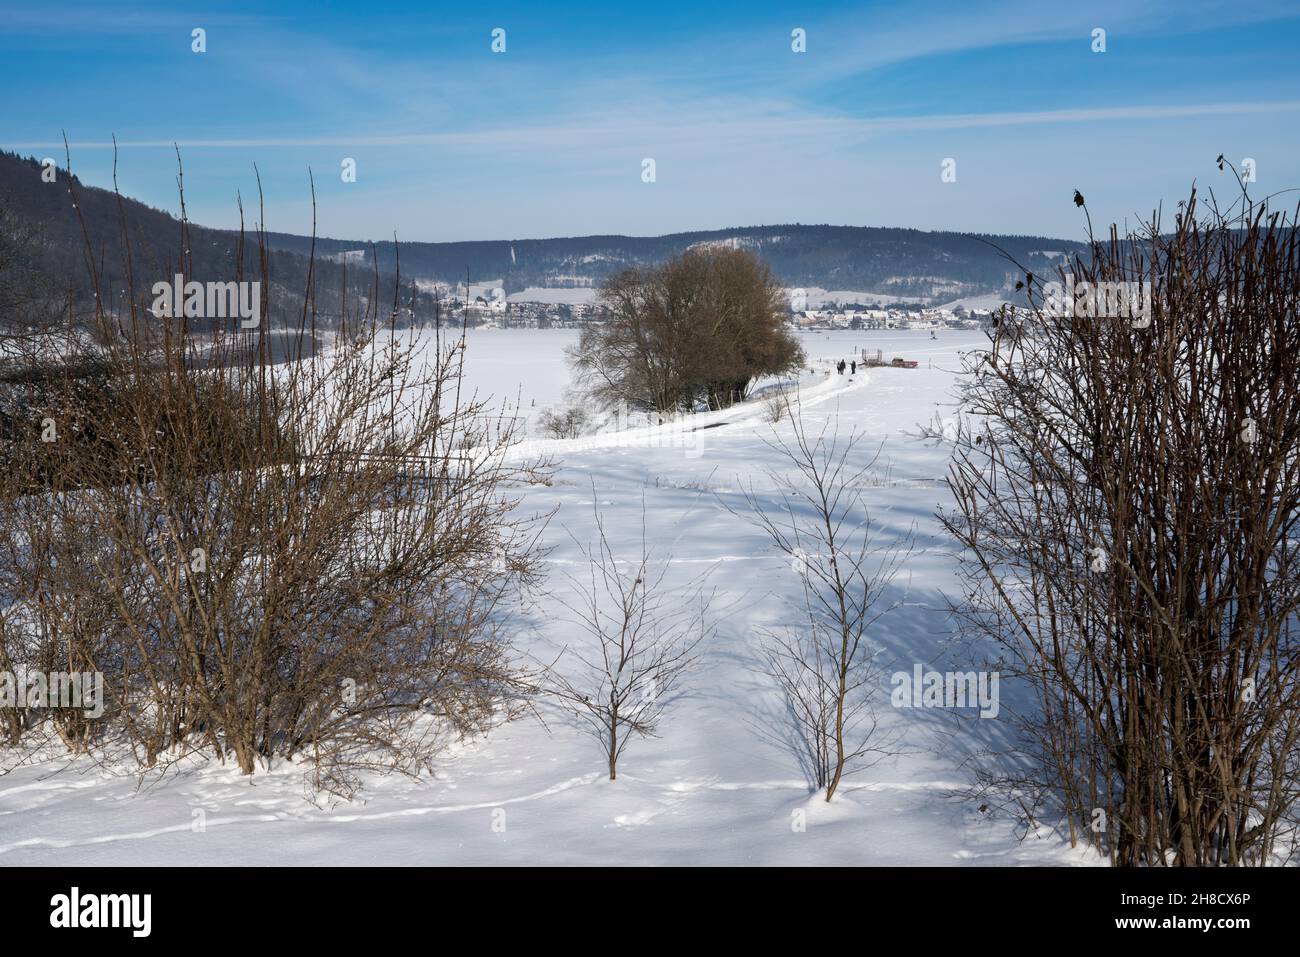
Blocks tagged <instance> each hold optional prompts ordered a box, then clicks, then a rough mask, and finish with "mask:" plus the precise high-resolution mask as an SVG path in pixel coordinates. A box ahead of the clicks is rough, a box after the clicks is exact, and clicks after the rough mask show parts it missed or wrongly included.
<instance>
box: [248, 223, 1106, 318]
mask: <svg viewBox="0 0 1300 957" xmlns="http://www.w3.org/2000/svg"><path fill="white" fill-rule="evenodd" d="M268 240H269V242H270V243H271V245H272V246H274V247H275V248H277V249H282V250H286V251H291V252H296V253H304V252H306V250H307V249H308V247H309V244H310V239H308V238H307V237H303V236H292V235H288V234H284V233H272V234H270V235H269V236H268ZM714 243H725V244H728V245H734V246H740V247H743V248H746V249H752V250H753V251H754V252H756V253H758V254H759V255H760V256H762V257H763V258H764V259H765V260H767V262H768V263H770V264H771V266H772V269H773V270H774V271H775V272H776V274H777V276H778V277H780V279H781V281H782V282H783V283H784V284H785V285H787V286H790V287H801V286H809V287H811V286H818V287H821V288H824V289H841V290H865V291H869V292H873V293H881V294H886V295H895V296H898V297H900V298H901V297H908V298H910V297H919V298H923V299H925V300H927V301H930V302H947V301H951V300H954V299H958V298H962V297H967V296H979V295H990V294H998V293H1002V292H1005V291H1007V290H1008V289H1009V288H1010V286H1011V285H1013V284H1014V282H1015V279H1016V277H1015V275H1014V272H1015V270H1014V267H1012V266H1011V264H1010V263H1009V262H1008V261H1007V260H1006V259H1005V257H1003V256H1002V255H1001V253H999V251H998V248H1000V249H1003V250H1005V251H1006V252H1007V253H1009V254H1011V255H1012V256H1014V257H1015V258H1016V259H1017V260H1018V261H1020V262H1021V263H1023V264H1024V266H1025V267H1026V268H1027V269H1029V270H1030V271H1035V272H1039V273H1043V274H1045V273H1047V272H1049V271H1050V270H1051V268H1052V266H1053V263H1054V257H1056V256H1059V255H1060V254H1061V253H1067V254H1069V253H1074V252H1076V251H1079V250H1082V249H1084V245H1083V244H1082V243H1077V242H1070V241H1067V240H1061V239H1048V238H1045V237H1041V236H995V235H983V236H977V235H973V234H966V233H946V232H935V233H929V232H921V231H919V230H915V229H890V228H883V227H876V226H801V225H793V226H745V227H738V228H735V229H719V230H711V231H708V232H693V233H674V234H672V235H669V236H653V237H634V236H580V237H573V238H563V239H519V240H496V241H489V242H465V243H407V242H404V243H402V244H401V267H402V274H403V275H404V276H413V277H419V278H423V279H434V280H442V281H448V282H463V281H464V280H465V272H466V269H467V268H468V270H469V274H470V277H471V279H472V280H473V281H475V282H479V281H485V280H493V279H502V280H504V284H505V289H506V291H507V292H509V293H513V292H518V291H519V290H522V289H526V288H529V287H539V286H540V287H561V288H563V287H570V286H585V285H591V284H593V283H596V282H598V281H599V280H600V279H601V278H602V277H604V276H607V275H609V274H610V273H613V272H617V271H618V270H620V269H623V268H626V267H627V266H629V265H636V264H646V263H654V262H659V261H661V260H663V259H665V258H667V257H668V256H671V255H673V254H674V253H678V252H681V251H682V250H684V249H687V248H689V247H691V246H697V245H702V244H714ZM995 246H996V247H998V248H994V247H995ZM316 249H317V252H318V253H319V254H324V255H331V256H341V255H343V254H345V253H354V254H357V255H356V258H357V259H359V260H361V261H364V262H365V263H367V264H371V263H373V261H374V260H373V259H372V256H377V257H378V260H379V266H380V269H381V270H382V271H389V270H391V269H392V268H393V244H392V243H391V242H384V243H376V244H375V245H374V246H373V251H372V247H371V246H370V245H369V244H367V243H361V242H354V241H347V240H336V239H325V240H322V239H318V240H317V241H316Z"/></svg>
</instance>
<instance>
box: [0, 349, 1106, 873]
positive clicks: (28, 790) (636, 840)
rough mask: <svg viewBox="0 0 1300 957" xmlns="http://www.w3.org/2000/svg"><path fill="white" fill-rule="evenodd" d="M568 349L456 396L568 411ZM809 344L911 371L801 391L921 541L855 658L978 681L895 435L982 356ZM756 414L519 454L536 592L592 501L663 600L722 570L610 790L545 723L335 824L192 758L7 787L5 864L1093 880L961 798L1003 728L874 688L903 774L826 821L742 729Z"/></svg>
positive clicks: (484, 373) (889, 510) (547, 606)
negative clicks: (1006, 869) (725, 867)
mask: <svg viewBox="0 0 1300 957" xmlns="http://www.w3.org/2000/svg"><path fill="white" fill-rule="evenodd" d="M571 339H572V334H565V333H559V332H531V331H510V332H507V331H498V332H494V333H492V334H491V335H490V336H489V335H486V334H479V335H475V336H474V337H473V339H472V340H471V343H470V345H469V348H468V350H467V362H468V369H467V375H468V377H469V380H470V382H471V383H472V384H473V385H475V386H476V387H478V388H479V389H480V390H481V391H484V392H487V391H490V392H492V393H494V394H496V395H498V396H504V397H508V398H509V399H511V400H514V398H515V396H516V394H518V395H519V396H520V397H521V398H522V404H523V406H524V407H525V411H528V409H529V408H530V407H531V406H530V403H531V402H532V401H534V400H536V401H537V404H538V405H539V406H540V405H543V404H545V403H549V402H556V401H559V400H560V399H561V397H562V395H563V391H564V387H565V385H566V383H567V373H566V370H565V368H564V365H563V361H562V350H563V346H564V345H566V344H567V342H568V341H571ZM803 341H804V345H805V348H806V349H807V351H808V353H809V356H810V358H812V359H814V360H817V359H837V358H839V357H841V356H844V357H848V356H849V355H850V353H851V351H852V350H853V349H854V348H857V347H866V348H868V349H869V350H871V351H872V352H874V350H875V349H876V348H881V349H883V350H884V352H885V354H886V357H889V356H892V355H902V356H904V357H906V358H911V359H917V360H919V368H917V369H915V370H904V369H877V370H872V371H871V373H870V374H869V376H868V375H864V374H862V373H859V374H858V375H857V376H855V377H850V376H848V375H845V376H838V375H834V374H831V375H830V376H827V375H825V374H824V373H821V372H818V373H816V374H814V375H805V376H804V377H803V380H802V383H801V392H802V395H803V398H804V414H805V417H806V419H807V420H808V421H809V422H812V423H815V422H817V421H819V420H820V419H821V418H823V417H827V416H834V417H838V420H839V427H840V428H841V429H842V430H843V431H845V432H847V431H848V430H850V429H852V428H854V427H856V428H858V429H861V430H863V431H865V432H866V433H868V435H869V436H870V437H871V439H872V442H870V443H868V444H869V445H871V446H872V447H874V446H875V445H876V444H878V443H879V442H882V441H883V443H884V449H883V455H882V460H881V463H880V465H881V467H880V468H879V475H878V481H876V482H873V484H872V487H871V488H869V489H868V490H867V492H866V495H867V499H868V502H869V503H870V505H871V508H872V510H873V516H874V518H875V519H876V520H877V521H878V522H879V523H881V525H882V527H883V528H885V529H886V530H888V531H890V532H891V533H902V532H903V531H905V530H906V529H907V528H909V527H910V526H911V525H912V524H913V523H915V524H916V527H917V530H918V547H917V551H916V553H915V554H914V556H913V559H912V561H911V562H910V563H909V566H908V570H907V575H906V576H905V577H904V579H902V580H900V581H899V582H898V583H897V592H896V594H895V595H893V596H892V597H894V598H897V599H898V600H901V601H902V602H903V605H902V607H900V608H899V609H898V610H896V611H894V612H892V613H891V614H890V615H888V616H887V617H886V618H884V619H883V621H882V622H881V623H880V624H879V625H878V626H877V627H876V628H875V629H874V630H873V632H872V635H871V637H872V640H873V641H874V643H875V646H876V648H877V649H878V652H879V656H880V658H879V662H880V664H881V666H882V667H883V669H884V671H885V673H886V674H888V673H890V672H893V671H895V670H904V671H910V670H911V669H912V668H913V667H914V665H916V664H921V665H923V666H925V667H926V668H934V669H937V670H945V669H953V670H957V669H960V670H968V669H972V668H978V667H979V664H980V663H979V662H977V661H974V660H973V659H972V654H973V652H972V650H971V649H969V648H962V647H961V646H959V645H956V644H954V643H953V642H952V641H951V639H952V636H953V628H952V622H951V621H950V620H949V617H948V615H947V613H946V611H945V602H944V598H943V595H942V594H941V592H942V591H943V590H945V589H946V590H949V591H951V586H952V584H953V578H952V569H953V562H952V556H951V546H950V544H949V543H948V542H947V541H945V540H944V539H943V538H942V537H940V535H939V532H938V528H937V526H936V523H935V521H934V518H933V513H934V510H935V508H936V506H937V505H939V504H940V503H941V502H943V501H944V499H945V495H946V491H945V489H944V487H943V485H942V478H943V475H944V470H945V462H946V451H945V450H944V449H943V448H936V447H934V446H933V445H926V444H923V443H920V442H918V441H916V440H914V439H910V438H908V437H907V436H905V435H904V433H905V432H914V431H915V429H916V426H917V425H918V424H919V423H928V422H929V421H930V420H931V419H932V417H933V415H934V414H935V413H936V412H938V413H940V414H941V415H947V414H949V413H950V412H951V405H950V399H949V394H950V392H951V389H952V385H953V381H954V380H953V375H952V370H953V369H954V368H955V367H956V365H957V353H958V350H960V349H963V348H969V347H972V346H975V345H977V344H979V337H978V335H977V334H973V333H966V334H961V335H958V334H952V333H941V334H940V338H939V339H938V340H937V341H935V340H931V339H930V338H929V335H928V334H927V333H923V332H922V333H906V332H888V333H883V332H882V333H832V334H826V333H816V334H805V335H804V337H803ZM762 413H763V409H762V406H761V403H754V404H753V405H752V406H751V407H749V408H745V409H736V410H729V411H727V412H723V413H716V414H714V415H712V416H709V417H701V418H698V419H696V420H694V421H689V422H683V423H676V424H671V425H668V426H662V427H656V428H654V429H642V430H638V432H637V433H636V434H634V435H627V436H622V437H612V436H603V437H597V439H595V440H577V441H575V442H571V443H565V442H536V443H532V444H531V445H530V447H529V448H527V449H525V450H523V451H524V452H527V453H536V452H540V451H545V452H547V453H548V454H550V455H554V456H556V457H558V458H559V459H560V460H561V463H562V464H561V467H560V469H559V470H558V472H557V474H556V478H555V482H554V483H553V485H552V486H551V487H549V488H548V487H536V488H532V489H530V490H528V491H527V493H526V501H525V503H524V505H523V506H522V507H523V508H524V509H526V510H528V511H533V510H537V511H546V510H549V509H551V508H553V507H557V506H558V512H557V514H556V516H555V518H554V519H553V520H552V522H551V524H550V526H549V528H548V530H547V533H546V535H545V542H546V544H548V545H550V546H552V551H551V552H550V554H549V557H548V561H549V563H550V564H551V567H552V570H553V571H554V572H555V574H552V575H550V576H549V577H550V579H551V581H550V587H552V588H555V589H562V588H564V587H565V584H564V577H563V574H562V572H563V571H565V570H570V571H571V570H574V569H575V568H577V567H579V566H578V564H577V563H579V562H580V560H581V554H580V552H579V549H578V547H577V545H576V544H575V542H574V539H576V540H577V541H579V542H587V541H590V540H591V539H592V538H593V537H594V522H593V514H592V497H593V488H594V494H595V499H596V504H597V507H598V508H599V509H601V511H602V512H603V514H604V519H605V523H606V526H607V529H608V530H609V532H610V534H611V540H612V544H613V546H614V548H615V550H616V553H621V554H623V555H625V556H626V557H627V558H634V557H635V556H636V555H637V554H638V549H639V535H640V529H641V515H642V507H643V503H644V509H645V514H646V524H647V526H648V528H649V529H650V534H651V536H652V539H653V542H652V544H653V548H654V551H655V555H656V556H657V557H658V558H660V559H663V560H667V561H670V562H671V565H670V568H669V578H668V581H669V582H670V583H672V584H676V585H679V586H681V585H685V584H686V583H687V582H688V581H689V580H690V579H692V578H694V577H695V576H696V575H698V574H699V573H700V572H701V571H703V570H705V569H707V568H713V573H712V579H711V584H712V585H713V586H716V587H717V590H718V597H717V599H716V600H715V608H716V610H718V611H720V612H722V614H723V620H722V623H721V627H720V629H719V632H718V635H717V637H716V639H715V640H714V641H713V642H712V643H711V644H710V645H709V646H708V647H707V648H705V649H703V660H702V661H701V663H700V665H699V667H697V668H696V669H695V670H694V671H693V672H691V673H689V674H688V676H687V678H686V680H685V686H684V690H685V691H686V692H687V695H686V697H685V698H684V699H683V700H681V701H679V702H677V703H676V706H675V707H674V708H672V709H670V710H669V711H668V712H667V714H666V717H665V720H664V722H663V725H662V727H661V734H660V736H659V737H658V738H656V739H651V740H644V741H634V742H633V743H632V744H631V746H630V747H629V749H628V751H627V752H626V754H625V755H624V757H623V759H622V761H621V763H620V773H619V780H618V781H616V782H611V781H609V780H607V779H606V777H607V775H606V773H605V771H604V769H603V767H602V762H603V757H602V755H601V754H600V752H599V751H598V750H597V749H596V748H595V747H594V746H593V744H592V742H591V741H590V739H588V738H587V737H586V736H585V735H583V734H582V733H580V732H579V731H578V730H577V729H576V728H575V727H573V726H572V725H570V724H568V723H566V721H565V720H564V719H563V718H562V717H560V716H557V715H555V714H553V713H548V714H547V715H546V717H547V722H546V725H545V726H544V725H543V724H542V723H541V722H539V721H537V720H536V719H533V718H523V719H520V720H517V721H514V722H511V723H509V724H504V725H501V726H499V727H497V728H496V729H495V730H494V731H493V732H491V733H490V734H488V735H487V736H485V737H483V738H481V739H478V740H473V741H467V742H462V743H458V744H455V745H453V746H452V747H451V748H450V749H449V750H448V751H447V753H446V754H445V757H444V759H443V761H442V762H441V764H440V767H439V769H438V771H437V773H436V775H434V776H432V777H425V778H422V779H419V780H412V779H409V778H405V777H401V776H395V775H394V776H388V777H382V778H379V777H377V778H373V779H370V780H368V781H367V782H366V787H365V789H364V790H363V791H362V792H361V794H360V795H359V797H358V798H357V799H356V800H355V801H352V802H349V803H338V802H334V803H331V802H330V800H329V799H328V798H327V797H325V796H321V795H312V794H310V792H309V789H307V788H306V787H305V771H304V769H303V768H297V767H291V766H281V767H277V768H274V769H272V770H271V771H269V772H263V773H258V774H256V775H255V776H253V777H252V778H251V779H247V778H243V777H241V776H240V775H239V774H238V771H237V770H236V769H235V768H233V767H230V766H225V767H221V766H218V765H215V764H213V763H205V762H203V761H201V760H198V759H187V760H185V761H182V762H180V763H179V764H178V765H176V766H174V767H173V768H172V769H171V770H170V771H169V772H167V773H166V774H165V775H161V776H151V777H146V778H145V779H143V781H141V780H139V779H137V778H136V777H135V776H134V775H130V774H126V773H115V772H114V771H113V770H112V769H109V768H105V767H102V766H99V765H97V764H95V763H93V762H91V761H89V760H85V759H81V760H77V761H71V762H69V761H68V760H66V758H58V757H51V758H48V759H46V760H43V761H39V762H37V763H33V764H30V765H28V766H25V767H21V768H18V769H16V770H13V771H11V772H10V773H8V774H4V775H0V864H9V865H20V864H73V863H76V864H193V865H209V864H254V865H276V864H331V865H349V864H355V865H367V864H602V865H608V864H660V865H663V864H668V865H671V864H794V865H813V864H886V865H915V864H939V865H943V864H952V865H960V864H977V865H985V864H1083V863H1093V862H1094V861H1092V860H1091V859H1090V858H1088V857H1087V856H1085V855H1084V854H1083V853H1082V852H1075V851H1071V850H1070V849H1069V848H1068V846H1067V845H1065V843H1064V842H1063V841H1062V840H1061V839H1060V837H1059V836H1058V835H1055V834H1053V833H1051V832H1050V831H1046V830H1042V831H1039V832H1037V833H1031V834H1030V835H1029V836H1028V838H1027V839H1026V840H1023V841H1021V840H1019V839H1018V836H1019V835H1018V831H1017V828H1016V825H1015V822H1012V821H1007V820H996V819H991V818H990V817H989V816H988V815H986V814H983V813H981V812H980V810H979V802H978V801H973V800H970V799H969V798H967V797H965V796H963V794H962V793H961V792H962V789H963V788H965V787H967V786H968V785H969V784H970V782H971V778H970V772H969V768H968V767H967V766H966V765H965V764H964V762H965V759H966V758H967V757H968V756H969V755H971V754H973V753H975V752H976V751H978V750H980V749H981V748H985V747H998V746H1000V745H1002V744H1004V743H1005V742H1004V740H1003V737H1002V736H1003V735H1004V733H1005V727H1004V726H1003V723H1002V722H999V721H998V720H996V719H994V720H974V719H973V716H972V715H971V713H969V712H966V713H964V714H957V713H954V712H950V711H943V710H939V709H930V710H914V709H893V708H891V707H890V702H889V687H888V686H887V685H885V686H882V687H881V688H880V689H879V693H878V695H877V706H878V708H879V710H880V712H881V720H882V722H883V723H884V724H885V725H886V726H887V727H888V728H890V729H892V730H894V731H896V732H897V733H898V735H899V736H900V739H901V741H900V745H899V749H900V750H901V751H902V752H903V753H901V754H899V755H898V756H897V757H894V758H891V759H889V760H887V761H886V762H884V763H882V764H879V765H877V766H875V767H873V768H871V769H870V770H868V771H866V772H864V773H863V774H861V775H858V776H855V777H852V778H849V779H848V780H847V783H846V784H845V785H844V786H843V787H842V790H841V796H840V797H839V798H837V800H836V801H835V802H833V803H832V804H830V805H827V804H826V803H825V802H823V801H822V800H821V798H820V796H818V795H810V793H809V788H808V785H807V782H806V781H805V780H804V779H803V777H802V776H801V774H800V772H799V766H798V764H797V763H796V761H795V759H794V758H793V757H792V756H791V755H790V754H789V753H787V752H785V751H784V750H783V749H782V748H780V747H778V746H777V745H775V744H773V743H771V742H770V741H769V740H767V739H766V738H765V737H764V736H763V735H761V734H759V733H758V732H757V730H756V728H757V727H758V726H762V725H764V724H770V722H771V721H772V720H774V718H773V716H774V715H775V714H777V713H778V712H779V707H780V704H779V700H778V698H777V696H776V694H775V690H774V688H773V687H772V685H771V684H770V682H769V681H768V680H767V679H765V678H764V677H763V676H762V675H761V674H760V673H759V671H758V667H757V661H756V650H757V646H758V642H759V640H760V632H761V630H762V629H764V628H772V627H777V626H779V625H781V624H783V623H793V622H795V621H797V620H798V614H797V611H796V609H795V607H794V605H793V603H792V602H793V600H794V599H795V597H796V595H797V594H798V590H799V588H800V580H799V577H798V575H797V574H796V573H795V572H794V571H793V570H792V569H791V567H790V563H789V562H788V560H786V559H785V558H783V557H782V556H781V555H779V554H777V553H776V552H775V551H774V550H773V549H772V548H771V547H770V546H769V545H768V543H767V541H766V540H765V538H764V537H763V535H762V534H761V533H760V532H759V531H758V530H757V529H755V528H753V527H751V526H750V525H749V524H748V523H746V522H744V521H742V520H740V519H738V518H736V517H735V516H734V515H732V514H731V513H730V512H729V511H728V510H727V508H726V507H725V506H726V505H728V504H729V505H731V506H732V508H735V509H736V510H738V511H739V510H741V509H742V507H743V501H742V499H741V496H740V494H739V493H740V488H741V486H742V484H743V485H745V486H746V487H748V486H749V485H750V484H751V483H752V485H753V488H754V490H755V492H756V493H757V494H759V495H764V494H767V493H768V492H769V491H770V490H771V488H772V484H771V482H770V480H769V479H768V478H767V477H766V475H765V470H766V469H768V468H771V467H775V466H779V462H777V461H775V460H774V459H773V456H772V453H771V450H770V449H769V448H768V447H767V446H766V445H765V444H764V441H763V440H764V437H765V436H770V435H771V430H772V428H773V426H772V425H770V424H768V423H767V422H766V421H765V418H764V416H763V414H762ZM702 425H708V426H710V427H708V428H699V427H700V426H702ZM775 428H777V429H779V430H788V428H789V424H788V422H783V423H781V424H778V425H777V426H775ZM687 429H694V430H695V431H693V432H691V433H690V435H691V440H690V441H689V442H684V441H680V440H672V439H671V438H670V435H671V434H672V433H673V432H674V431H676V432H677V433H679V435H678V439H680V433H681V432H682V431H683V430H687ZM886 459H887V460H889V463H890V466H889V468H888V469H887V470H886V469H885V468H884V467H883V466H884V460H886ZM564 619H565V613H564V612H563V610H562V609H561V608H560V606H559V604H558V602H557V601H556V600H555V598H553V597H550V598H548V597H546V596H544V595H539V596H536V598H535V600H533V601H531V602H529V603H527V604H525V605H523V606H521V607H519V608H518V610H517V629H516V634H515V636H514V638H515V641H516V643H517V644H518V646H519V647H520V648H521V649H523V650H525V651H528V652H530V653H532V654H534V655H536V656H537V657H538V658H542V659H547V658H549V657H550V656H552V655H553V654H554V653H555V652H556V651H557V650H558V649H560V648H562V647H565V646H572V645H576V644H578V643H580V642H581V641H582V640H583V637H582V634H581V633H580V632H579V631H578V630H576V629H575V628H574V627H573V626H572V625H571V624H568V623H566V622H565V620H564ZM1001 694H1002V701H1003V707H1004V708H1005V707H1007V705H1008V703H1012V702H1014V700H1016V697H1017V689H1016V688H1015V687H1013V686H1011V685H1010V683H1008V682H1004V683H1003V686H1002V689H1001ZM6 764H7V762H6ZM309 798H312V800H309ZM798 812H803V813H802V814H800V813H798ZM800 819H802V820H804V821H805V822H806V827H804V828H802V829H801V828H799V827H797V826H796V825H797V823H798V822H799V821H800Z"/></svg>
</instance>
